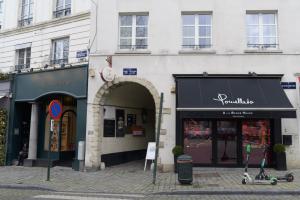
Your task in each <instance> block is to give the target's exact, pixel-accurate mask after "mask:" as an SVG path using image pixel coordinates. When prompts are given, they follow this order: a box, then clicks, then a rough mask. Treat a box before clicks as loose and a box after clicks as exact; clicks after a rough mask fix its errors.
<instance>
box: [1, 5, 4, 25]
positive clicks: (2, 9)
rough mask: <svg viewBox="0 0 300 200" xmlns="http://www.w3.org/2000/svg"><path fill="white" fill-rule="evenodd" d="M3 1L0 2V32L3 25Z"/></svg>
mask: <svg viewBox="0 0 300 200" xmlns="http://www.w3.org/2000/svg"><path fill="white" fill-rule="evenodd" d="M3 2H4V1H3V0H0V30H1V29H2V24H3V9H4V8H3Z"/></svg>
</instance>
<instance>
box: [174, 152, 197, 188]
mask: <svg viewBox="0 0 300 200" xmlns="http://www.w3.org/2000/svg"><path fill="white" fill-rule="evenodd" d="M192 162H193V160H192V157H191V156H189V155H181V156H179V157H178V158H177V172H178V181H179V182H180V183H181V184H191V183H192V182H193V163H192Z"/></svg>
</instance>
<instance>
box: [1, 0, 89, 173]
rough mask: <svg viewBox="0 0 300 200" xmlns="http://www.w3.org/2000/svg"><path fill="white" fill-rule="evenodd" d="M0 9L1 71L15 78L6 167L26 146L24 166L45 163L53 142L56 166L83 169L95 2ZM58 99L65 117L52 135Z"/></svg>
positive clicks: (14, 1)
mask: <svg viewBox="0 0 300 200" xmlns="http://www.w3.org/2000/svg"><path fill="white" fill-rule="evenodd" d="M0 5H1V6H0V8H1V9H0V10H1V12H0V25H1V28H0V52H1V55H0V69H1V70H2V71H3V72H6V73H10V74H11V77H12V84H11V93H10V102H11V104H10V118H9V133H8V141H7V164H13V163H14V161H15V160H16V159H18V155H19V151H20V150H21V149H22V148H23V147H24V146H25V147H26V148H27V149H28V159H27V160H25V162H24V164H25V165H27V166H32V165H45V163H46V162H45V160H46V158H47V155H48V151H49V146H48V144H49V138H50V140H51V146H50V148H51V160H52V164H59V163H61V162H62V163H63V164H64V165H69V166H71V165H72V166H73V167H74V168H75V169H78V166H79V163H78V161H77V159H76V156H75V155H76V154H77V145H78V142H79V141H84V140H85V124H86V123H85V119H86V117H85V114H86V97H87V69H88V49H89V37H90V3H86V2H85V1H81V0H46V1H37V0H9V1H8V0H2V1H0ZM11 11H14V12H11ZM16 13H17V14H16ZM54 99H56V100H59V101H60V102H61V103H62V106H63V110H62V111H63V113H62V116H61V118H60V119H57V120H55V121H54V130H53V134H51V135H50V130H49V129H50V116H49V109H48V106H49V103H50V102H51V101H52V100H54Z"/></svg>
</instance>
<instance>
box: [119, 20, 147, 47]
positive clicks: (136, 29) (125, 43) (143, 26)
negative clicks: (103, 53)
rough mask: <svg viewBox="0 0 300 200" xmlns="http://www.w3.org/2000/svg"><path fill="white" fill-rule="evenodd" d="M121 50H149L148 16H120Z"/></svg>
mask: <svg viewBox="0 0 300 200" xmlns="http://www.w3.org/2000/svg"><path fill="white" fill-rule="evenodd" d="M119 25H120V28H119V49H133V50H134V49H147V48H148V15H120V17H119Z"/></svg>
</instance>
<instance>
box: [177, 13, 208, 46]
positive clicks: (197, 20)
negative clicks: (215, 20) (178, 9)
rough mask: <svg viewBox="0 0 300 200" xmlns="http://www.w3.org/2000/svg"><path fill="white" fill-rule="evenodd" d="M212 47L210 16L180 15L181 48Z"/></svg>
mask: <svg viewBox="0 0 300 200" xmlns="http://www.w3.org/2000/svg"><path fill="white" fill-rule="evenodd" d="M211 46H212V15H211V14H183V15H182V48H184V49H198V48H211Z"/></svg>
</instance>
